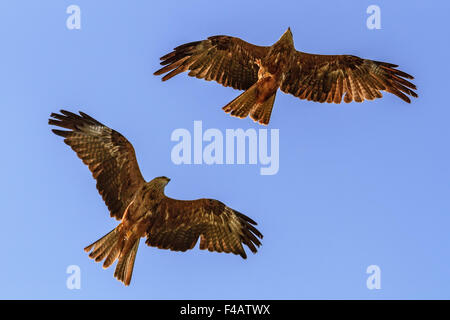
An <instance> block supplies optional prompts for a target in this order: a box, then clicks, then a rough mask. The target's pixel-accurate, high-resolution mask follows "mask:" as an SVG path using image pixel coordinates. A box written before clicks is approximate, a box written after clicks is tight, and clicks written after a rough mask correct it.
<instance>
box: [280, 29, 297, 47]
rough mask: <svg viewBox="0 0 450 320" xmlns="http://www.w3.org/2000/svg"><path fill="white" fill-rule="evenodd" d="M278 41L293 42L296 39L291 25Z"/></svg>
mask: <svg viewBox="0 0 450 320" xmlns="http://www.w3.org/2000/svg"><path fill="white" fill-rule="evenodd" d="M278 41H283V42H284V41H287V42H291V43H292V44H293V43H294V40H293V38H292V32H291V27H289V28H287V30H286V31H285V32H284V33H283V35H282V36H281V37H280V39H279V40H278Z"/></svg>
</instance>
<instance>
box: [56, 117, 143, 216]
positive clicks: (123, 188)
mask: <svg viewBox="0 0 450 320" xmlns="http://www.w3.org/2000/svg"><path fill="white" fill-rule="evenodd" d="M50 117H52V118H53V119H49V120H48V123H49V124H50V125H55V126H59V127H62V128H66V129H70V131H63V130H56V129H53V130H52V131H53V132H54V133H55V134H57V135H59V136H62V137H64V138H65V139H64V142H65V143H66V144H68V145H69V146H70V147H71V148H72V149H73V150H74V151H75V152H76V153H77V155H78V157H80V158H81V159H82V160H83V162H84V164H86V165H88V166H89V170H91V172H92V175H93V177H94V178H95V179H96V180H97V189H98V191H99V193H100V194H101V196H102V198H103V200H104V201H105V203H106V205H107V206H108V209H109V211H110V213H111V217H115V218H116V219H118V220H120V219H121V218H122V215H123V212H124V210H125V209H126V207H127V206H128V204H129V203H130V201H131V199H132V196H133V195H134V193H135V192H136V190H137V189H138V188H139V187H140V186H141V185H142V184H143V183H145V181H144V178H143V177H142V174H141V171H140V170H139V166H138V163H137V160H136V155H135V153H134V148H133V146H132V145H131V143H130V142H128V140H127V139H126V138H125V137H124V136H122V135H121V134H120V133H118V132H117V131H114V130H112V129H110V128H108V127H107V126H105V125H103V124H101V123H100V122H98V121H97V120H95V119H94V118H91V117H90V116H88V115H87V114H85V113H83V112H80V115H77V114H74V113H72V112H69V111H65V110H61V114H57V113H52V114H51V115H50Z"/></svg>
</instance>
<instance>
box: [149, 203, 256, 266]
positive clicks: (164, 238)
mask: <svg viewBox="0 0 450 320" xmlns="http://www.w3.org/2000/svg"><path fill="white" fill-rule="evenodd" d="M150 220H151V221H150V224H149V227H148V229H147V240H146V243H147V244H148V245H149V246H154V247H158V248H161V249H170V250H173V251H186V250H189V249H192V248H193V247H194V246H195V244H196V243H197V241H198V239H199V238H200V249H202V250H209V251H217V252H226V253H230V252H232V253H234V254H239V255H240V256H241V257H242V258H244V259H245V258H246V257H247V255H246V253H245V250H244V247H243V245H242V244H245V245H246V246H247V247H248V248H249V249H250V250H251V251H252V252H253V253H256V251H257V247H259V246H260V245H261V242H260V240H259V239H258V238H260V239H262V237H263V236H262V234H261V233H260V232H259V231H258V230H257V229H256V228H255V227H254V225H256V222H255V221H253V220H252V219H250V218H249V217H247V216H245V215H244V214H242V213H239V212H237V211H235V210H233V209H231V208H229V207H227V206H226V205H225V204H223V203H222V202H220V201H217V200H212V199H199V200H193V201H182V200H175V199H171V198H167V197H166V198H164V199H163V200H162V201H161V203H160V204H159V206H158V209H157V210H156V212H155V213H154V214H153V216H152V217H151V218H150Z"/></svg>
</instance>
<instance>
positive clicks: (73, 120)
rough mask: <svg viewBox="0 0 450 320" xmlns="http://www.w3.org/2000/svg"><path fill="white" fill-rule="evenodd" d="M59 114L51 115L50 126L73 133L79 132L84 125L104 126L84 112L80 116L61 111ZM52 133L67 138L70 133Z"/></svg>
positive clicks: (57, 131)
mask: <svg viewBox="0 0 450 320" xmlns="http://www.w3.org/2000/svg"><path fill="white" fill-rule="evenodd" d="M59 112H60V113H54V112H52V113H51V114H50V118H49V119H48V124H49V125H53V126H58V127H61V128H64V129H69V130H72V131H78V130H79V129H80V127H82V126H83V125H101V126H103V124H102V123H100V122H98V121H97V120H95V119H94V118H92V117H91V116H89V115H87V114H86V113H84V112H82V111H79V114H80V115H78V114H75V113H73V112H70V111H67V110H60V111H59ZM52 132H53V133H54V134H56V135H58V136H62V137H66V136H67V134H68V133H69V132H70V131H63V130H57V129H52Z"/></svg>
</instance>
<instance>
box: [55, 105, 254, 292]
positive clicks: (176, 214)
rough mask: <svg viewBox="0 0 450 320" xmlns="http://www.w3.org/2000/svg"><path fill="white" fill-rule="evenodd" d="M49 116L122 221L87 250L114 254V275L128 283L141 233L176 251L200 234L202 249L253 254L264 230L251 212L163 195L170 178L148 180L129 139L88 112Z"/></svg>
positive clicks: (98, 256)
mask: <svg viewBox="0 0 450 320" xmlns="http://www.w3.org/2000/svg"><path fill="white" fill-rule="evenodd" d="M50 117H51V118H50V119H49V124H50V125H55V126H58V127H62V128H65V129H68V130H57V129H53V130H52V131H53V132H54V133H55V134H57V135H59V136H62V137H64V142H65V143H66V144H68V145H69V146H70V147H71V148H72V149H73V150H74V151H75V152H76V153H77V155H78V156H79V157H80V158H81V159H82V160H83V162H84V163H85V164H86V165H88V167H89V169H90V170H91V172H92V175H93V177H94V178H95V179H96V180H97V189H98V191H99V193H100V194H101V195H102V197H103V200H104V201H105V203H106V205H107V206H108V208H109V211H110V213H111V216H112V217H115V218H116V219H118V220H121V222H120V224H119V225H118V226H117V227H116V228H115V229H113V230H112V231H111V232H109V233H108V234H107V235H105V236H104V237H103V238H101V239H99V240H97V241H96V242H94V243H92V244H91V245H89V246H87V247H86V248H85V251H87V252H90V254H89V257H91V258H93V259H95V261H97V262H98V261H102V260H104V263H103V267H104V268H108V267H109V266H110V265H111V264H113V263H114V261H116V260H117V259H118V260H119V261H118V263H117V266H116V270H115V272H114V276H115V277H116V278H117V279H118V280H120V281H122V282H123V283H124V284H125V285H129V284H130V281H131V275H132V272H133V266H134V260H135V257H136V253H137V249H138V246H139V240H140V238H141V237H147V239H146V241H145V242H146V243H147V244H148V245H149V246H153V247H158V248H160V249H170V250H174V251H186V250H189V249H192V248H194V246H195V244H196V243H197V240H198V238H200V249H208V250H209V251H217V252H226V253H234V254H238V255H240V256H241V257H242V258H244V259H245V258H246V257H247V255H246V253H245V250H244V247H243V245H246V246H247V247H248V248H249V249H250V250H251V251H252V252H253V253H256V251H257V249H256V248H257V247H259V246H260V245H261V242H260V241H259V239H258V238H261V239H262V234H261V233H260V232H259V231H258V230H257V229H256V228H255V227H254V225H256V222H255V221H253V220H252V219H250V218H249V217H247V216H245V215H243V214H242V213H239V212H237V211H236V210H233V209H231V208H229V207H227V206H226V205H225V204H223V203H222V202H220V201H218V200H213V199H199V200H192V201H184V200H175V199H171V198H169V197H167V196H165V194H164V188H165V186H166V185H167V183H168V182H169V181H170V179H168V178H166V177H158V178H155V179H153V180H151V181H150V182H146V181H145V180H144V178H143V177H142V174H141V172H140V170H139V166H138V164H137V161H136V155H135V153H134V149H133V146H132V145H131V143H130V142H128V140H127V139H126V138H125V137H124V136H122V135H121V134H120V133H118V132H117V131H114V130H112V129H110V128H108V127H107V126H105V125H103V124H101V123H100V122H98V121H97V120H95V119H94V118H92V117H90V116H88V115H87V114H85V113H83V112H80V115H77V114H74V113H72V112H69V111H65V110H61V113H60V114H57V113H52V114H51V115H50Z"/></svg>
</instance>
